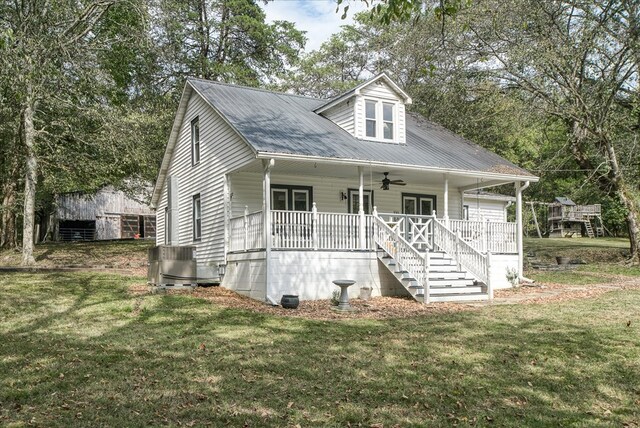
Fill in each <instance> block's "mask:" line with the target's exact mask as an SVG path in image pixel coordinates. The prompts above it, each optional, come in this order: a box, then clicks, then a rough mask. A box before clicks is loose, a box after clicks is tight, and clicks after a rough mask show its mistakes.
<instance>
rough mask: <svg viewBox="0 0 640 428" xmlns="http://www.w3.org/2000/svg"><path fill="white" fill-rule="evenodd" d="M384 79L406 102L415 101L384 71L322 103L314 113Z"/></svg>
mask: <svg viewBox="0 0 640 428" xmlns="http://www.w3.org/2000/svg"><path fill="white" fill-rule="evenodd" d="M380 79H383V80H384V81H385V82H387V84H388V85H389V86H391V88H392V89H393V90H394V91H395V92H397V93H398V95H400V97H401V98H402V99H403V101H404V103H405V104H411V103H412V102H413V101H412V100H411V97H410V96H409V94H407V93H406V92H405V91H403V90H402V88H400V87H399V86H398V85H396V83H395V82H394V81H393V80H391V78H390V77H389V76H387V74H386V73H384V72H382V73H380V74H378V75H377V76H375V77H372V78H371V79H369V80H367V81H364V82H362V83H361V84H359V85H358V86H356V87H355V88H353V89H350V90H349V91H347V92H345V93H344V94H342V95H340V96H338V97H337V98H334V99H332V100H330V101H328V102H327V103H326V104H323V105H321V106H320V107H318V108H316V109H315V110H314V113H317V114H321V113H323V112H325V111H327V110H329V109H330V108H332V107H334V106H336V105H338V104H340V103H341V102H343V101H345V100H347V99H349V98H351V97H353V96H354V95H358V94H359V93H360V90H361V89H362V88H364V87H365V86H369V85H370V84H372V83H374V82H376V81H378V80H380Z"/></svg>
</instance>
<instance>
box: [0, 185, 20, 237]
mask: <svg viewBox="0 0 640 428" xmlns="http://www.w3.org/2000/svg"><path fill="white" fill-rule="evenodd" d="M2 195H3V196H2V216H0V221H1V224H0V226H1V227H2V229H0V248H15V247H17V242H16V213H15V211H14V207H15V205H16V183H15V182H14V181H10V182H8V183H6V184H5V185H4V189H3V191H2Z"/></svg>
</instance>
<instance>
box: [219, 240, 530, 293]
mask: <svg viewBox="0 0 640 428" xmlns="http://www.w3.org/2000/svg"><path fill="white" fill-rule="evenodd" d="M517 268H518V255H517V254H496V255H493V257H492V266H491V280H492V285H493V287H494V289H498V288H507V287H510V286H511V284H509V282H508V281H507V269H516V270H517ZM269 269H270V274H269V277H270V278H271V283H270V284H269V285H268V286H267V281H266V278H267V276H266V252H265V251H264V250H261V251H248V252H242V253H229V254H228V255H227V267H226V274H225V276H224V278H223V280H222V284H221V285H222V286H223V287H225V288H228V289H231V290H234V291H237V292H238V293H240V294H243V295H246V296H249V297H251V298H253V299H256V300H261V301H265V300H272V301H275V302H280V298H281V297H282V295H284V294H296V295H298V296H299V297H300V300H316V299H330V298H331V296H332V294H333V292H334V290H338V287H336V286H335V285H334V284H333V283H332V281H334V280H336V279H352V280H355V281H356V284H355V285H353V286H352V287H350V288H349V296H350V297H351V298H356V297H358V295H359V294H360V288H361V287H370V288H371V289H372V296H374V297H375V296H405V295H408V293H407V291H406V290H405V289H404V288H403V287H402V285H400V284H399V283H398V281H397V280H396V278H395V277H394V276H393V275H392V274H391V273H390V272H389V270H388V269H387V268H386V267H385V266H384V265H383V264H382V263H381V262H380V261H379V260H378V258H377V255H376V252H375V251H373V250H361V251H336V250H327V251H322V250H318V251H313V250H311V251H309V250H272V251H271V260H270V264H269Z"/></svg>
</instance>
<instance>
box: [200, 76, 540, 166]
mask: <svg viewBox="0 0 640 428" xmlns="http://www.w3.org/2000/svg"><path fill="white" fill-rule="evenodd" d="M189 84H190V85H192V86H193V88H194V89H195V90H196V91H197V92H198V93H199V94H200V95H201V96H202V97H204V98H205V100H206V101H207V102H209V103H210V104H211V105H213V106H214V107H215V108H216V109H217V110H218V111H219V112H220V113H221V114H223V115H224V116H225V117H226V119H227V120H228V121H229V123H230V124H231V125H232V126H233V127H234V128H235V129H236V130H237V131H238V132H239V133H240V134H241V135H242V136H243V137H244V138H245V139H246V141H247V142H248V143H249V144H250V145H251V146H252V147H253V149H254V150H255V151H256V152H257V153H277V154H289V155H300V156H317V157H323V158H332V159H346V160H360V161H364V162H367V161H371V162H383V163H392V164H398V165H407V166H414V167H415V166H417V167H425V168H443V169H452V170H461V171H473V172H492V173H498V174H509V175H522V176H526V177H533V175H532V174H531V173H529V172H528V171H526V170H524V169H522V168H519V167H518V166H516V165H514V164H512V163H511V162H509V161H507V160H505V159H503V158H501V157H500V156H498V155H496V154H495V153H492V152H490V151H488V150H486V149H484V148H482V147H480V146H478V145H477V144H474V143H472V142H470V141H468V140H466V139H464V138H462V137H460V136H458V135H456V134H454V133H453V132H451V131H449V130H447V129H445V128H444V127H442V126H440V125H437V124H435V123H433V122H430V121H428V120H426V119H424V118H422V117H420V116H418V115H415V114H410V113H407V115H406V119H407V134H406V137H407V138H406V141H407V142H406V144H394V143H381V142H374V141H367V140H361V139H357V138H355V137H353V136H352V135H351V134H349V133H348V132H346V131H345V130H343V129H342V128H340V127H339V126H338V125H336V124H334V123H333V122H331V121H330V120H329V119H327V118H325V117H323V116H321V115H319V114H316V113H314V111H313V110H314V109H316V108H318V107H320V106H321V105H323V104H325V103H326V101H327V100H320V99H315V98H309V97H302V96H298V95H290V94H283V93H275V92H269V91H265V90H261V89H254V88H247V87H241V86H233V85H226V84H221V83H217V82H210V81H205V80H200V79H190V80H189Z"/></svg>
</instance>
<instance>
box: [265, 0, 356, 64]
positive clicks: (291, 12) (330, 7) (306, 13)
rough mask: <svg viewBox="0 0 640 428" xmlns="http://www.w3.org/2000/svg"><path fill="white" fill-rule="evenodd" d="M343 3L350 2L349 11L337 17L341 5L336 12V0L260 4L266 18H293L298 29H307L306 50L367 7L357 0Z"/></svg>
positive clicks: (299, 0) (272, 19) (312, 47)
mask: <svg viewBox="0 0 640 428" xmlns="http://www.w3.org/2000/svg"><path fill="white" fill-rule="evenodd" d="M344 4H348V5H349V13H348V16H347V18H346V19H344V20H342V19H340V16H341V15H342V6H341V9H340V10H341V11H340V13H336V2H335V0H274V1H272V2H269V3H267V4H266V5H265V4H261V6H262V8H263V9H264V11H265V13H266V15H267V21H269V22H271V21H276V20H285V21H292V22H295V23H296V27H297V28H298V29H299V30H303V31H306V32H307V34H306V36H307V39H308V40H307V46H306V49H305V51H306V52H310V51H312V50H316V49H318V48H319V47H320V45H321V44H322V42H324V41H326V40H328V39H329V37H330V36H331V34H334V33H337V32H339V31H340V26H341V25H345V24H351V23H352V22H353V15H354V14H355V13H357V12H360V11H363V10H365V9H366V4H365V3H364V2H363V1H360V0H352V1H348V0H347V1H346V2H345V3H344Z"/></svg>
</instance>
